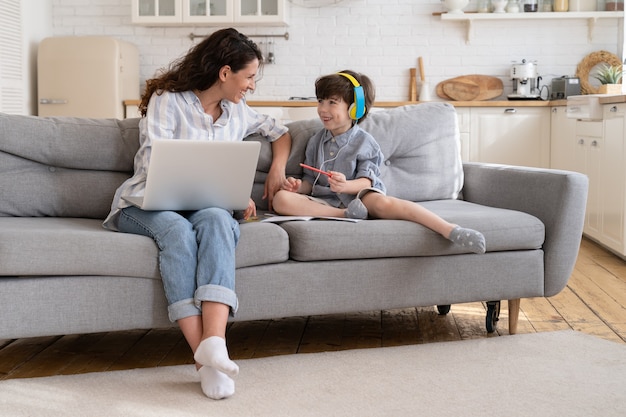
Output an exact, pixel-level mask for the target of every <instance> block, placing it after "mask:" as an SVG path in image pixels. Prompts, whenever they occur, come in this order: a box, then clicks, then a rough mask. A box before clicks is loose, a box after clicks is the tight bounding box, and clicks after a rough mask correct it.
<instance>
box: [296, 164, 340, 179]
mask: <svg viewBox="0 0 626 417" xmlns="http://www.w3.org/2000/svg"><path fill="white" fill-rule="evenodd" d="M300 166H301V167H302V168H306V169H310V170H311V171H315V172H319V173H320V174H324V175H328V176H329V177H330V178H332V177H333V174H331V173H330V172H328V171H322V170H321V169H317V168H313V167H312V166H309V165H307V164H300Z"/></svg>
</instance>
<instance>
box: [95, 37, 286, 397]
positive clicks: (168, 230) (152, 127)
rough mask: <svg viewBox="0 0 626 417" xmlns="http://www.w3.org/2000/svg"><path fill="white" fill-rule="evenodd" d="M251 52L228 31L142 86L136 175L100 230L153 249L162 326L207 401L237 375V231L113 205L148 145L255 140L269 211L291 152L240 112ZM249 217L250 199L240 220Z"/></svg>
mask: <svg viewBox="0 0 626 417" xmlns="http://www.w3.org/2000/svg"><path fill="white" fill-rule="evenodd" d="M261 63H262V55H261V52H260V50H259V49H258V48H257V46H256V45H255V44H254V42H252V41H250V40H249V39H248V38H247V37H246V36H244V35H243V34H241V33H239V32H237V31H236V30H234V29H223V30H219V31H217V32H215V33H213V34H212V35H211V36H209V37H208V38H207V39H205V40H204V41H203V42H201V43H199V44H198V45H196V46H195V47H193V48H192V49H191V50H190V51H189V53H188V54H187V55H185V56H184V57H182V58H180V59H179V60H177V61H175V62H174V63H173V64H172V65H171V66H170V69H169V70H167V71H166V72H164V73H163V74H162V75H160V76H158V77H157V78H154V79H151V80H148V81H147V85H146V91H145V93H144V94H143V96H142V101H141V104H140V106H139V109H140V111H141V114H142V116H143V118H142V119H141V121H140V123H139V130H140V138H139V140H140V147H139V150H138V151H137V154H136V155H135V162H134V163H135V173H134V175H133V177H131V178H130V179H128V180H127V181H126V182H124V183H123V184H122V185H121V186H120V188H119V189H118V190H117V192H116V193H115V197H114V199H113V204H112V209H111V213H110V214H109V216H108V217H107V219H106V220H105V221H104V226H105V227H107V228H109V229H112V230H117V231H120V232H125V233H135V234H141V235H145V236H149V237H151V238H152V239H154V241H155V242H156V244H157V246H158V248H159V268H160V272H161V277H162V280H163V285H164V289H165V295H166V297H167V300H168V313H169V317H170V320H172V321H176V322H177V323H178V325H179V327H180V329H181V330H182V332H183V334H184V336H185V339H186V341H187V343H188V344H189V346H190V347H191V349H192V351H193V352H194V359H195V361H196V368H197V369H198V372H199V375H200V381H201V386H202V390H203V392H204V393H205V395H207V396H208V397H210V398H213V399H221V398H226V397H229V396H231V395H233V394H234V392H235V384H234V381H233V379H232V378H233V377H234V376H235V375H237V373H238V371H239V368H238V367H237V365H236V364H235V363H234V362H233V361H231V360H230V358H229V355H228V350H227V348H226V340H225V338H226V325H227V322H228V317H229V315H234V314H235V312H236V311H237V306H238V301H237V296H236V294H235V292H234V289H235V247H236V245H237V241H238V239H239V224H238V222H237V221H236V220H235V219H234V218H233V216H232V213H231V212H229V211H227V210H224V209H220V208H206V209H202V210H198V211H191V212H189V211H187V212H174V211H143V210H141V209H139V208H137V207H133V206H130V205H129V204H128V203H126V202H125V201H124V199H123V198H122V197H125V196H141V195H143V192H144V189H145V181H146V174H147V171H148V167H149V164H150V150H151V145H152V142H153V141H154V140H156V139H178V138H185V139H195V140H221V141H240V140H243V138H244V137H246V136H247V135H249V134H251V133H260V134H261V135H263V136H264V137H265V138H266V139H267V140H269V141H270V142H272V151H273V155H274V156H273V161H272V166H271V168H270V172H269V175H268V178H267V181H266V183H265V193H264V196H263V198H267V199H268V204H269V206H270V208H271V204H272V199H273V196H274V193H276V191H278V189H279V188H280V186H281V184H282V183H283V181H284V180H285V165H286V163H287V158H288V156H289V151H290V148H291V136H290V135H289V133H288V132H287V128H286V127H284V126H282V125H280V124H278V123H276V121H275V120H274V119H272V118H270V117H268V116H264V115H260V114H258V113H257V112H255V111H254V110H252V109H251V108H250V107H248V105H247V104H246V103H245V99H244V96H245V94H246V93H247V92H248V91H249V90H254V88H255V77H256V76H257V74H258V72H259V66H260V65H261ZM253 215H256V207H255V204H254V201H253V200H252V199H250V202H249V205H248V207H247V209H246V210H245V211H244V218H248V217H250V216H253Z"/></svg>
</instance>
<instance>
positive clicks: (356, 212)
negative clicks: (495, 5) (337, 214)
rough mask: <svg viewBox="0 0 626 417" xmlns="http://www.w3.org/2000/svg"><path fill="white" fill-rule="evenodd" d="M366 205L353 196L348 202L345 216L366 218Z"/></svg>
mask: <svg viewBox="0 0 626 417" xmlns="http://www.w3.org/2000/svg"><path fill="white" fill-rule="evenodd" d="M367 214H368V213H367V207H365V204H363V202H362V201H361V199H359V198H355V199H354V200H352V201H351V202H350V204H348V208H347V209H346V211H345V216H346V217H349V218H351V219H367Z"/></svg>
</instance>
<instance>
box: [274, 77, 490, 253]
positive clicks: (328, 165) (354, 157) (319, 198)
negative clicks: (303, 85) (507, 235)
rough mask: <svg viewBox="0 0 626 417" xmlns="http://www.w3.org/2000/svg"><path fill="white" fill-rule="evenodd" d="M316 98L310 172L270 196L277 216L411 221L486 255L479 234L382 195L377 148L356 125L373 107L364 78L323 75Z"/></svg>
mask: <svg viewBox="0 0 626 417" xmlns="http://www.w3.org/2000/svg"><path fill="white" fill-rule="evenodd" d="M315 94H316V96H317V101H318V105H317V113H318V115H319V117H320V120H321V121H322V123H323V124H324V129H322V130H321V131H319V132H318V133H316V134H315V135H314V136H313V137H312V138H311V139H310V140H309V142H308V144H307V147H306V151H305V160H304V163H305V164H306V165H308V166H309V167H304V175H303V178H302V180H300V179H296V178H293V177H289V178H287V179H286V180H285V182H284V184H283V186H282V189H281V190H279V191H278V192H277V193H276V194H275V196H274V201H273V208H274V210H275V211H276V212H277V213H279V214H282V215H296V216H332V217H343V216H345V217H351V218H357V219H366V218H368V216H369V217H371V218H378V219H397V220H410V221H413V222H415V223H419V224H421V225H423V226H425V227H428V228H429V229H431V230H433V231H435V232H437V233H439V234H441V235H442V236H443V237H445V238H447V239H449V240H451V241H452V242H454V243H456V244H458V245H461V246H463V247H465V248H467V249H468V250H470V251H472V252H474V253H484V252H485V237H484V236H483V235H482V233H480V232H477V231H476V230H472V229H465V228H462V227H460V226H458V225H455V224H452V223H449V222H447V221H446V220H444V219H442V218H441V217H439V216H438V215H436V214H435V213H433V212H431V211H430V210H427V209H425V208H424V207H422V206H421V205H419V204H417V203H414V202H412V201H408V200H402V199H399V198H395V197H391V196H388V195H386V194H385V190H386V189H385V185H384V184H383V182H382V181H381V179H380V165H381V164H382V162H383V160H384V159H383V154H382V152H381V150H380V146H379V145H378V143H377V142H376V140H375V139H374V138H373V137H372V135H370V134H369V133H368V132H366V131H364V130H362V129H361V128H360V127H359V125H358V123H359V122H360V121H362V120H364V119H365V117H366V116H367V113H368V111H369V109H370V108H371V106H372V103H373V102H374V96H375V92H374V85H373V83H372V82H371V80H370V79H369V78H368V77H367V76H365V75H362V74H358V73H355V72H353V71H348V70H346V71H342V72H340V73H336V74H330V75H326V76H323V77H321V78H319V79H317V81H316V82H315ZM311 168H312V169H311Z"/></svg>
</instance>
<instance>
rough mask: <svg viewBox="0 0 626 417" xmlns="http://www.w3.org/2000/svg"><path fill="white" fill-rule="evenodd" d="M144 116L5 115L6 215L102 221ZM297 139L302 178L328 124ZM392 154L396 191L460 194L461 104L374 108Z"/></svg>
mask: <svg viewBox="0 0 626 417" xmlns="http://www.w3.org/2000/svg"><path fill="white" fill-rule="evenodd" d="M138 124H139V119H126V120H116V119H86V118H73V117H50V118H40V117H33V116H17V115H7V114H2V113H0V216H21V217H31V216H35V217H38V216H55V217H87V218H96V219H102V218H104V217H106V215H107V214H108V213H109V210H110V208H111V201H112V199H113V195H114V194H115V190H116V189H117V187H119V186H120V184H121V183H122V182H124V181H125V180H126V179H127V178H129V177H130V175H132V172H133V159H134V156H135V153H136V152H137V149H138V148H139V129H138ZM288 126H289V130H290V133H291V136H292V138H293V144H292V150H291V155H290V157H289V161H288V164H287V175H290V176H296V177H300V176H302V168H301V167H300V165H299V163H300V162H302V161H303V160H304V150H305V148H306V144H307V142H308V140H309V138H310V137H311V136H313V134H314V133H315V132H316V131H318V130H319V129H321V128H322V124H321V122H320V121H319V120H317V119H311V120H302V121H297V122H292V123H289V124H288ZM361 126H362V127H363V129H365V130H367V131H368V132H370V133H371V134H372V135H373V136H374V138H376V139H377V140H378V142H379V143H380V146H381V148H382V151H383V153H384V155H385V162H384V165H383V166H382V167H381V175H382V179H383V181H384V182H385V185H386V186H387V191H388V193H389V195H393V196H396V197H400V198H404V199H407V200H411V201H427V200H441V199H450V198H457V197H458V195H459V192H460V190H461V187H462V186H463V168H462V163H461V158H460V144H459V130H458V123H457V117H456V111H455V110H454V107H452V106H451V105H449V104H446V103H424V104H418V105H409V106H403V107H398V108H394V109H390V110H384V111H377V112H372V113H370V114H369V115H368V117H367V119H366V120H364V121H363V123H362V124H361ZM246 140H258V141H261V143H262V148H261V155H260V157H259V163H258V166H257V174H256V177H255V184H254V188H253V193H252V196H253V198H254V199H255V201H256V202H257V205H258V207H259V209H266V208H267V201H266V200H263V199H262V198H261V197H262V195H263V187H264V183H265V179H266V177H267V172H268V171H269V167H270V164H271V160H272V151H271V145H270V144H269V143H268V142H266V141H265V140H263V139H262V138H260V137H259V136H257V135H252V136H250V137H248V138H246Z"/></svg>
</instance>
